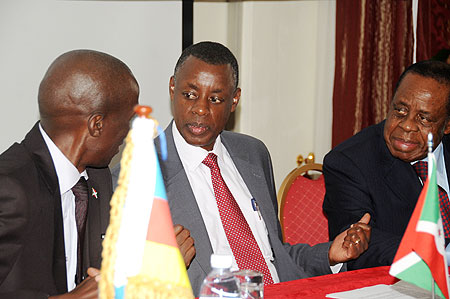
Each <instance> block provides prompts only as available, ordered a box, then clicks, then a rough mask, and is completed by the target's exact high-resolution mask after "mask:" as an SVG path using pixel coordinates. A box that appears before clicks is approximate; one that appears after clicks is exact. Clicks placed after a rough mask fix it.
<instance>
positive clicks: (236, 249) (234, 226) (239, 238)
mask: <svg viewBox="0 0 450 299" xmlns="http://www.w3.org/2000/svg"><path fill="white" fill-rule="evenodd" d="M203 164H205V165H206V166H208V167H209V168H210V169H211V180H212V184H213V189H214V195H215V197H216V203H217V207H218V209H219V214H220V219H221V220H222V225H223V228H224V230H225V234H226V236H227V239H228V243H229V244H230V247H231V251H232V252H233V255H234V258H235V260H236V263H237V264H238V266H239V269H242V270H244V269H251V270H256V271H259V272H261V273H263V274H264V284H272V283H273V280H272V275H271V274H270V271H269V268H268V267H267V263H266V261H265V260H264V257H263V255H262V253H261V250H260V248H259V246H258V243H257V242H256V240H255V237H254V236H253V233H252V231H251V229H250V226H249V225H248V223H247V220H246V219H245V217H244V215H243V214H242V211H241V209H240V208H239V205H238V204H237V202H236V200H235V199H234V197H233V194H231V192H230V190H229V189H228V187H227V185H226V184H225V181H224V180H223V178H222V175H221V174H220V169H219V166H218V165H217V156H216V155H215V154H213V153H209V154H208V156H207V157H206V158H205V160H203ZM249 204H250V203H249Z"/></svg>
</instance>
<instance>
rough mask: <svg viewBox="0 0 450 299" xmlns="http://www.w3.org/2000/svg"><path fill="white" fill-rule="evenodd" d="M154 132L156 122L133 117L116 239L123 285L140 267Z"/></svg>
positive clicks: (151, 177)
mask: <svg viewBox="0 0 450 299" xmlns="http://www.w3.org/2000/svg"><path fill="white" fill-rule="evenodd" d="M153 132H155V122H154V121H153V120H152V119H146V118H141V117H136V118H135V119H134V121H133V124H132V131H131V142H132V144H133V145H134V146H133V148H132V157H133V158H132V159H131V161H130V162H129V163H130V164H129V166H128V167H129V168H130V170H129V181H128V182H124V185H126V186H128V190H127V191H126V192H127V196H126V199H125V203H124V207H123V212H122V213H123V214H122V221H121V225H120V229H119V236H118V240H117V259H116V271H115V275H114V285H116V286H124V285H126V283H127V277H132V276H135V275H137V274H138V273H139V272H140V270H141V265H142V260H143V256H144V247H145V242H146V236H147V230H148V223H149V220H150V215H151V211H152V205H153V199H154V193H155V182H156V171H155V170H156V157H157V156H156V154H155V146H154V143H153ZM149 166H150V167H149ZM152 171H153V172H152Z"/></svg>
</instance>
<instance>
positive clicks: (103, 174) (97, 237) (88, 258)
mask: <svg viewBox="0 0 450 299" xmlns="http://www.w3.org/2000/svg"><path fill="white" fill-rule="evenodd" d="M88 174H89V179H88V181H87V183H88V194H89V209H88V219H87V223H86V233H85V239H84V241H85V242H84V252H85V254H84V256H83V272H84V273H85V271H86V270H87V268H88V267H97V268H100V266H101V252H102V241H103V237H104V235H105V233H106V228H107V226H108V223H109V202H110V199H111V196H112V191H111V190H112V183H111V179H108V178H110V175H109V170H108V169H107V168H104V169H93V168H88ZM86 253H88V254H86Z"/></svg>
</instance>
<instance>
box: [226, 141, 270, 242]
mask: <svg viewBox="0 0 450 299" xmlns="http://www.w3.org/2000/svg"><path fill="white" fill-rule="evenodd" d="M221 139H222V143H223V145H224V146H225V147H226V148H227V151H228V153H229V154H230V156H231V158H232V160H233V162H234V165H235V166H236V168H237V169H238V171H239V174H240V175H241V177H242V179H243V180H244V183H245V185H246V186H247V188H248V190H249V191H250V194H251V196H252V197H253V198H254V199H255V200H256V202H257V203H258V206H259V208H260V212H261V215H262V217H263V219H264V220H265V224H266V227H267V230H268V231H269V232H270V233H269V236H271V235H272V234H277V227H276V222H275V223H274V221H271V220H270V215H276V212H275V211H274V207H273V205H272V203H271V201H270V200H264V199H263V198H267V197H268V196H270V193H271V192H270V190H269V189H268V187H267V186H268V183H267V181H266V179H265V173H264V170H263V169H262V167H261V165H259V164H255V163H252V162H251V159H250V153H249V151H247V150H245V149H242V148H240V147H241V145H239V144H237V143H234V142H233V140H231V139H230V138H228V135H227V134H222V135H221Z"/></svg>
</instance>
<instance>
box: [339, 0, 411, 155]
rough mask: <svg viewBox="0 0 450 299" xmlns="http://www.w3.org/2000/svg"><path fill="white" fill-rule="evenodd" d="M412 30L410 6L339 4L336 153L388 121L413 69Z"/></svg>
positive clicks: (349, 0)
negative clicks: (397, 90) (403, 78)
mask: <svg viewBox="0 0 450 299" xmlns="http://www.w3.org/2000/svg"><path fill="white" fill-rule="evenodd" d="M412 26H413V25H412V1H411V0H397V1H396V0H378V1H372V0H360V1H353V0H338V1H337V2H336V67H335V77H334V90H333V136H332V146H333V147H334V146H336V145H337V144H339V143H340V142H342V141H344V140H345V139H347V138H349V137H351V136H352V135H354V134H355V133H357V132H359V131H360V130H361V129H363V128H365V127H367V126H370V125H372V124H375V123H378V122H380V121H382V120H383V119H384V118H385V117H386V114H387V111H388V109H389V103H390V100H391V98H392V95H393V89H394V87H395V83H396V81H397V79H398V77H399V76H400V74H401V73H402V72H403V70H404V69H405V68H406V67H407V66H408V65H410V64H411V63H412V57H413V27H412Z"/></svg>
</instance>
